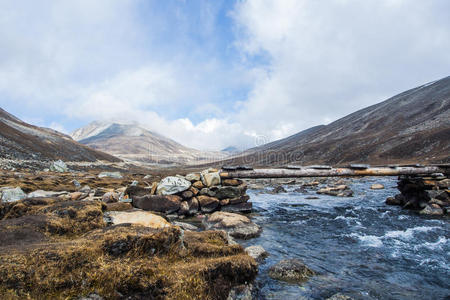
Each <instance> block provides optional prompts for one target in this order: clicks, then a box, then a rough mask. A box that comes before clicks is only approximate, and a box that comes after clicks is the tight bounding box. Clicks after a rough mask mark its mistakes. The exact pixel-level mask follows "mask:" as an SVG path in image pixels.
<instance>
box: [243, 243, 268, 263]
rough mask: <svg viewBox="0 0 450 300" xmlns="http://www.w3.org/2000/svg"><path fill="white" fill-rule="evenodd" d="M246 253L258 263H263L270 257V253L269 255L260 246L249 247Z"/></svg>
mask: <svg viewBox="0 0 450 300" xmlns="http://www.w3.org/2000/svg"><path fill="white" fill-rule="evenodd" d="M245 252H246V253H247V254H248V255H250V256H251V257H253V258H254V259H255V260H256V261H257V262H261V261H263V260H264V259H265V258H266V257H267V256H269V253H267V251H266V250H265V249H264V248H263V247H261V246H260V245H255V246H250V247H247V248H245Z"/></svg>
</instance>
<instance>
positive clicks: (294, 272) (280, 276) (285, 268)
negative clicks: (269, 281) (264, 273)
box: [269, 259, 315, 284]
mask: <svg viewBox="0 0 450 300" xmlns="http://www.w3.org/2000/svg"><path fill="white" fill-rule="evenodd" d="M314 275H315V273H314V271H313V270H311V269H310V268H308V267H307V266H306V265H305V264H304V263H303V262H302V261H300V260H298V259H287V260H282V261H280V262H279V263H277V264H276V265H274V266H272V267H270V269H269V276H270V277H271V278H273V279H277V280H282V281H286V282H290V283H299V284H301V283H303V282H305V281H307V280H308V279H309V278H310V277H311V276H314Z"/></svg>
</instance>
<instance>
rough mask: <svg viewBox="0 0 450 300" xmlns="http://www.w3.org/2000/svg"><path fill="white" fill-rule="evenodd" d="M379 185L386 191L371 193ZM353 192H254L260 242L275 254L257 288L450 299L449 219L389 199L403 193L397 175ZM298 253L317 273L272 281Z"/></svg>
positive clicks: (274, 293)
mask: <svg viewBox="0 0 450 300" xmlns="http://www.w3.org/2000/svg"><path fill="white" fill-rule="evenodd" d="M373 183H381V184H383V185H384V186H385V187H386V188H385V189H383V190H371V189H370V186H371V184H373ZM350 186H351V188H352V190H353V191H354V192H355V194H354V197H349V198H338V197H333V196H324V195H320V196H319V199H316V200H308V199H305V198H306V197H307V196H311V195H315V193H314V191H312V190H311V191H310V192H309V193H307V194H304V193H297V192H293V190H294V189H295V188H298V186H296V185H285V186H284V187H285V188H286V190H287V191H288V192H287V193H281V194H275V195H271V194H267V193H265V192H261V190H252V189H250V190H249V191H248V194H249V195H250V197H251V201H252V202H253V207H254V209H255V213H253V214H252V217H251V218H252V220H253V221H254V222H255V223H257V224H259V225H261V226H262V227H263V230H264V231H263V233H262V234H261V236H260V237H258V238H255V239H251V240H248V241H240V242H241V243H242V244H244V246H250V245H261V246H263V247H264V248H265V249H266V251H267V252H269V254H270V256H269V257H268V258H267V259H266V260H265V261H264V263H262V264H261V265H260V270H259V275H258V278H257V285H258V286H259V287H260V291H261V294H262V296H263V298H265V299H283V300H287V299H326V298H327V297H330V296H331V295H333V294H336V293H341V294H344V295H348V296H351V297H352V298H354V299H408V300H409V299H450V241H449V238H450V222H449V219H448V218H442V217H441V218H434V219H433V218H429V217H424V216H419V215H417V214H416V213H414V212H410V211H407V210H402V209H401V208H400V207H397V206H388V205H386V204H385V203H384V201H385V199H386V197H388V196H393V195H395V194H396V193H398V191H397V189H396V178H360V179H353V180H351V181H350ZM287 258H298V259H301V260H303V261H304V262H305V263H306V265H308V266H309V267H310V268H312V269H313V270H314V271H316V272H317V273H318V275H317V276H314V277H312V278H311V279H310V280H309V281H308V282H307V283H305V284H304V285H302V286H299V285H295V284H288V283H284V282H280V281H276V280H273V279H271V278H270V277H269V276H268V275H267V270H268V268H269V267H270V266H272V265H273V264H275V263H276V262H278V261H279V260H281V259H287Z"/></svg>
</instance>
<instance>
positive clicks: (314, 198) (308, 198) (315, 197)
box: [305, 196, 320, 200]
mask: <svg viewBox="0 0 450 300" xmlns="http://www.w3.org/2000/svg"><path fill="white" fill-rule="evenodd" d="M305 199H306V200H317V199H320V198H319V197H317V196H308V197H305Z"/></svg>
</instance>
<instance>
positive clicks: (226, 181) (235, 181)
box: [222, 179, 243, 186]
mask: <svg viewBox="0 0 450 300" xmlns="http://www.w3.org/2000/svg"><path fill="white" fill-rule="evenodd" d="M242 183H243V181H242V180H239V179H224V180H222V185H224V186H238V185H241V184H242Z"/></svg>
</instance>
